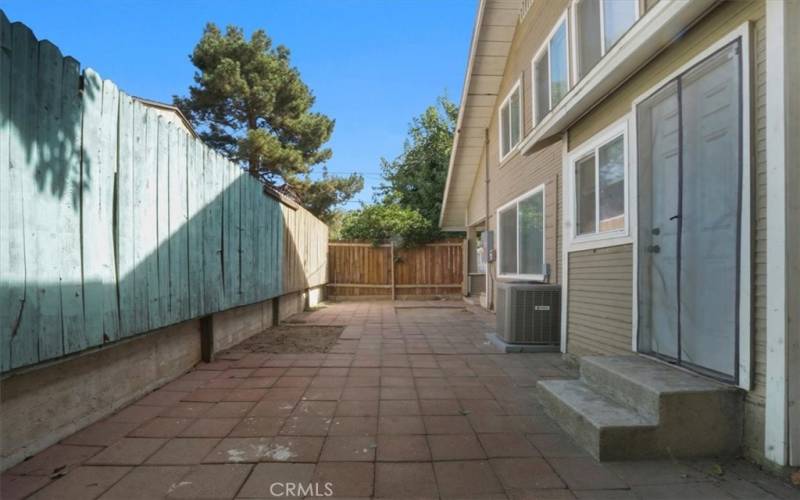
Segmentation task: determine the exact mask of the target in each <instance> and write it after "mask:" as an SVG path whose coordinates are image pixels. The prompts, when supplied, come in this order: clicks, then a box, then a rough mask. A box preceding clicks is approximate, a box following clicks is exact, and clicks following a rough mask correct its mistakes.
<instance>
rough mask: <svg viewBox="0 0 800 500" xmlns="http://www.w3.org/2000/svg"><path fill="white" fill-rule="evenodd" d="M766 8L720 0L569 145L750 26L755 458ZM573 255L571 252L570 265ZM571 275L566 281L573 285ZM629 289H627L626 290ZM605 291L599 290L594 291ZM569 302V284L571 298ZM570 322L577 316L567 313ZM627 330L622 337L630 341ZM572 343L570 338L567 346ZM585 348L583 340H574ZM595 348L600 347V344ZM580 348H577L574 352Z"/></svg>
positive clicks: (750, 407) (750, 425) (762, 327)
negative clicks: (714, 47) (737, 29)
mask: <svg viewBox="0 0 800 500" xmlns="http://www.w3.org/2000/svg"><path fill="white" fill-rule="evenodd" d="M764 16H765V9H764V2H763V0H761V1H738V2H724V3H722V4H720V5H719V6H718V7H717V8H715V9H714V10H713V11H712V12H710V13H709V14H708V15H706V16H705V17H704V18H703V19H702V20H700V21H699V22H698V23H697V24H696V25H695V27H693V28H692V29H690V30H688V31H687V32H686V33H685V34H684V35H683V36H682V38H681V39H680V40H679V41H677V42H675V43H674V44H673V45H672V46H670V47H669V48H668V49H666V50H665V51H664V52H662V53H661V54H660V55H659V56H658V57H657V58H655V59H654V60H653V61H651V62H650V63H649V64H648V65H647V66H646V67H644V68H643V69H642V70H641V71H640V72H639V73H637V74H636V75H635V76H633V77H632V78H631V79H630V80H628V81H627V82H626V83H625V84H624V85H623V86H622V87H620V88H619V89H618V90H617V91H616V92H614V93H613V94H612V95H611V96H609V97H608V98H607V99H606V100H605V101H603V102H602V103H601V104H600V105H598V106H597V107H595V108H594V109H593V110H592V111H591V112H590V113H588V114H587V115H586V116H585V117H584V119H583V120H581V121H580V122H578V123H576V124H575V125H574V126H573V127H572V128H571V129H570V130H569V149H570V150H573V149H575V148H577V147H579V146H580V145H581V144H582V143H583V142H585V141H586V140H588V139H590V138H591V137H592V136H593V135H595V134H596V133H598V132H599V131H601V130H603V129H604V128H606V127H607V126H608V125H610V124H612V123H614V122H615V121H617V120H619V119H620V118H622V117H623V116H624V115H625V114H626V113H629V112H630V111H631V107H632V103H633V100H634V99H636V98H637V97H639V96H640V95H642V94H644V93H645V92H647V91H648V90H650V89H651V88H653V87H654V86H655V85H657V84H658V83H660V82H661V81H663V80H664V79H665V78H667V77H668V76H669V75H670V74H672V73H673V72H675V71H676V70H678V69H679V68H680V67H681V66H683V65H685V64H687V63H688V62H689V61H690V60H691V59H692V58H694V57H695V56H696V55H697V54H699V53H700V52H702V51H703V50H704V49H706V48H707V47H709V46H710V45H712V44H713V43H715V42H716V41H717V40H719V39H720V38H722V37H723V36H725V35H726V34H728V33H730V32H731V31H732V30H734V29H736V28H738V27H739V26H740V25H742V24H743V23H745V22H750V23H751V27H752V31H751V33H752V39H751V40H752V65H751V94H752V96H753V103H752V111H751V128H752V134H753V140H752V144H753V150H752V158H753V160H754V162H753V169H754V175H753V176H752V179H753V193H754V196H755V199H754V200H753V220H754V226H753V227H754V236H753V238H754V241H753V255H752V259H753V266H752V267H753V326H754V331H753V378H752V382H753V387H752V390H751V391H749V392H748V394H747V397H746V409H745V422H746V425H745V435H744V441H745V449H746V451H747V453H748V454H750V455H751V456H753V457H754V458H756V459H760V458H761V457H762V456H763V449H764V441H763V436H764V396H765V393H766V390H765V381H766V366H765V363H766V355H765V350H766V308H765V305H766V139H765V90H764V89H765V62H764V61H765V57H766V51H765V32H764V31H765V18H764ZM574 258H575V255H573V256H571V257H570V265H571V264H572V260H573V259H574ZM572 279H573V278H572V277H570V285H572ZM629 293H630V292H629ZM602 295H605V292H603V291H598V293H597V297H600V296H602ZM572 302H573V297H572V290H570V304H572ZM568 324H569V325H570V328H572V325H573V324H575V325H578V324H579V320H578V318H573V317H572V312H571V311H570V317H569V318H568ZM630 335H632V332H631V331H630V330H629V334H628V338H627V339H626V343H627V345H628V348H629V345H630V341H631V340H630ZM572 347H573V345H572V342H570V349H572ZM574 347H575V348H576V349H584V348H586V346H585V345H584V343H578V344H575V345H574ZM597 351H598V352H600V350H599V348H597ZM576 353H580V352H576Z"/></svg>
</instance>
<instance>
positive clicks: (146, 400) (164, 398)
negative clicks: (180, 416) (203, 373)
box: [136, 389, 189, 406]
mask: <svg viewBox="0 0 800 500" xmlns="http://www.w3.org/2000/svg"><path fill="white" fill-rule="evenodd" d="M188 394H189V392H188V391H183V392H178V391H165V390H163V389H160V390H157V391H153V392H151V393H150V394H148V395H147V396H145V397H143V398H142V399H140V400H139V401H137V402H136V404H138V405H143V406H172V405H174V404H175V403H177V402H178V401H180V400H181V398H183V397H184V396H186V395H188Z"/></svg>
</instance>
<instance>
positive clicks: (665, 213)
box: [636, 41, 742, 381]
mask: <svg viewBox="0 0 800 500" xmlns="http://www.w3.org/2000/svg"><path fill="white" fill-rule="evenodd" d="M636 113H637V146H638V148H637V151H638V172H639V177H638V186H639V193H638V215H639V218H638V222H639V229H638V231H639V235H638V236H639V239H638V242H639V244H638V270H637V271H638V273H637V274H638V280H639V287H638V290H639V294H638V295H639V296H638V298H637V300H638V310H639V323H638V324H639V350H640V351H641V352H646V353H652V354H654V355H656V356H659V357H663V358H665V359H668V360H670V361H673V362H676V363H679V364H682V365H686V366H689V367H693V368H696V369H698V370H700V371H704V372H709V373H710V374H713V375H715V376H717V377H719V378H723V379H726V380H732V381H735V380H736V378H737V363H738V307H739V303H738V297H739V286H738V284H739V263H740V255H739V248H740V245H739V243H740V241H739V240H740V230H739V228H740V219H741V174H742V172H741V169H742V167H741V165H742V158H741V149H742V146H741V142H742V141H741V134H742V125H741V122H742V108H741V56H740V49H739V42H738V41H737V42H734V43H732V44H730V45H728V46H726V47H725V48H723V49H721V50H720V51H718V52H716V53H715V54H713V55H712V56H710V57H709V58H707V59H705V60H704V61H702V62H700V63H699V64H697V65H696V66H694V67H693V68H691V69H690V70H688V71H687V72H685V73H683V74H682V75H680V76H678V77H677V78H676V79H674V80H672V81H671V82H669V83H668V84H666V85H665V86H664V87H662V88H661V89H660V90H658V91H657V92H656V93H654V94H653V95H652V96H650V97H648V98H647V99H646V100H645V101H643V102H642V103H641V104H639V105H638V106H637V110H636Z"/></svg>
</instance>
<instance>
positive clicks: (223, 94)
mask: <svg viewBox="0 0 800 500" xmlns="http://www.w3.org/2000/svg"><path fill="white" fill-rule="evenodd" d="M190 59H191V61H192V63H193V64H194V66H195V67H196V69H197V71H196V72H195V76H194V82H195V85H192V86H190V88H189V96H188V97H185V98H181V97H177V96H176V97H175V98H174V100H175V104H176V105H177V106H178V107H179V108H180V109H181V111H183V113H184V114H185V115H186V116H187V117H188V118H189V120H190V121H191V122H192V123H193V124H194V125H195V127H197V129H198V130H199V134H200V137H201V138H202V139H203V140H204V141H205V142H206V143H207V144H208V145H209V146H211V147H213V148H214V149H216V150H218V151H220V152H222V153H223V154H224V155H226V156H227V157H228V158H230V159H232V160H234V161H237V162H239V163H241V164H242V165H243V166H244V167H245V168H246V169H247V171H248V172H249V173H250V174H251V175H253V176H254V177H257V178H258V179H260V180H262V181H264V182H267V183H270V184H276V183H277V182H279V181H283V182H285V183H287V184H288V185H289V186H290V187H292V189H293V190H294V191H295V192H300V193H306V194H308V195H309V196H310V200H311V201H310V202H309V203H310V204H309V205H307V208H309V210H311V211H312V212H313V213H315V214H324V213H327V212H328V211H329V210H331V208H332V207H331V206H329V205H324V204H322V202H321V200H323V199H327V200H331V202H337V203H341V202H343V201H346V200H347V199H349V198H351V197H352V196H353V195H354V194H355V193H356V192H358V191H359V190H360V189H361V187H362V186H363V179H362V178H361V177H360V176H349V177H344V178H337V177H333V176H328V175H323V177H322V179H320V180H319V181H316V182H315V181H311V180H310V178H309V177H308V176H309V174H310V173H311V170H312V167H313V166H315V165H318V164H320V163H322V162H325V161H326V160H328V159H330V158H331V155H332V152H331V150H330V148H326V147H324V145H325V143H326V142H327V141H328V140H329V139H330V137H331V134H332V133H333V127H334V121H333V120H332V119H331V118H329V117H327V116H326V115H324V114H321V113H316V112H313V111H312V107H313V105H314V95H313V94H312V92H311V90H310V89H309V88H308V86H307V85H306V84H305V83H304V82H303V80H302V79H301V77H300V73H299V71H298V70H297V68H295V67H293V66H292V65H291V62H290V53H289V49H287V48H286V47H285V46H283V45H278V46H273V44H272V40H271V39H270V37H269V36H267V34H266V32H265V31H264V30H257V31H255V32H254V33H253V34H252V35H251V37H250V39H249V40H247V39H246V38H245V36H244V32H243V30H242V29H241V28H238V27H235V26H228V28H227V29H226V31H225V33H223V32H222V31H221V30H220V29H219V28H218V27H217V26H216V25H214V24H213V23H209V24H207V25H206V28H205V30H204V32H203V36H202V37H201V39H200V41H199V42H198V43H197V45H196V46H195V48H194V51H193V52H192V54H191V55H190ZM316 184H320V185H316ZM331 191H335V194H334V195H331V194H330V192H331ZM320 193H328V194H325V195H321V194H320ZM303 202H304V204H306V203H307V202H306V201H305V200H303ZM315 210H319V212H315Z"/></svg>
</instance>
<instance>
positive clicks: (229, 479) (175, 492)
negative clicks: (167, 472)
mask: <svg viewBox="0 0 800 500" xmlns="http://www.w3.org/2000/svg"><path fill="white" fill-rule="evenodd" d="M251 468H252V465H245V464H239V465H199V466H197V467H195V468H193V469H192V471H191V472H189V474H187V475H186V476H184V478H183V479H182V480H181V481H180V482H179V483H178V484H176V485H174V486H173V488H171V491H170V493H169V495H167V498H190V499H197V500H203V499H208V500H211V499H219V498H233V497H234V495H236V492H237V491H239V488H240V487H241V486H242V484H243V483H244V481H245V479H247V476H248V474H249V473H250V469H251Z"/></svg>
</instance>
